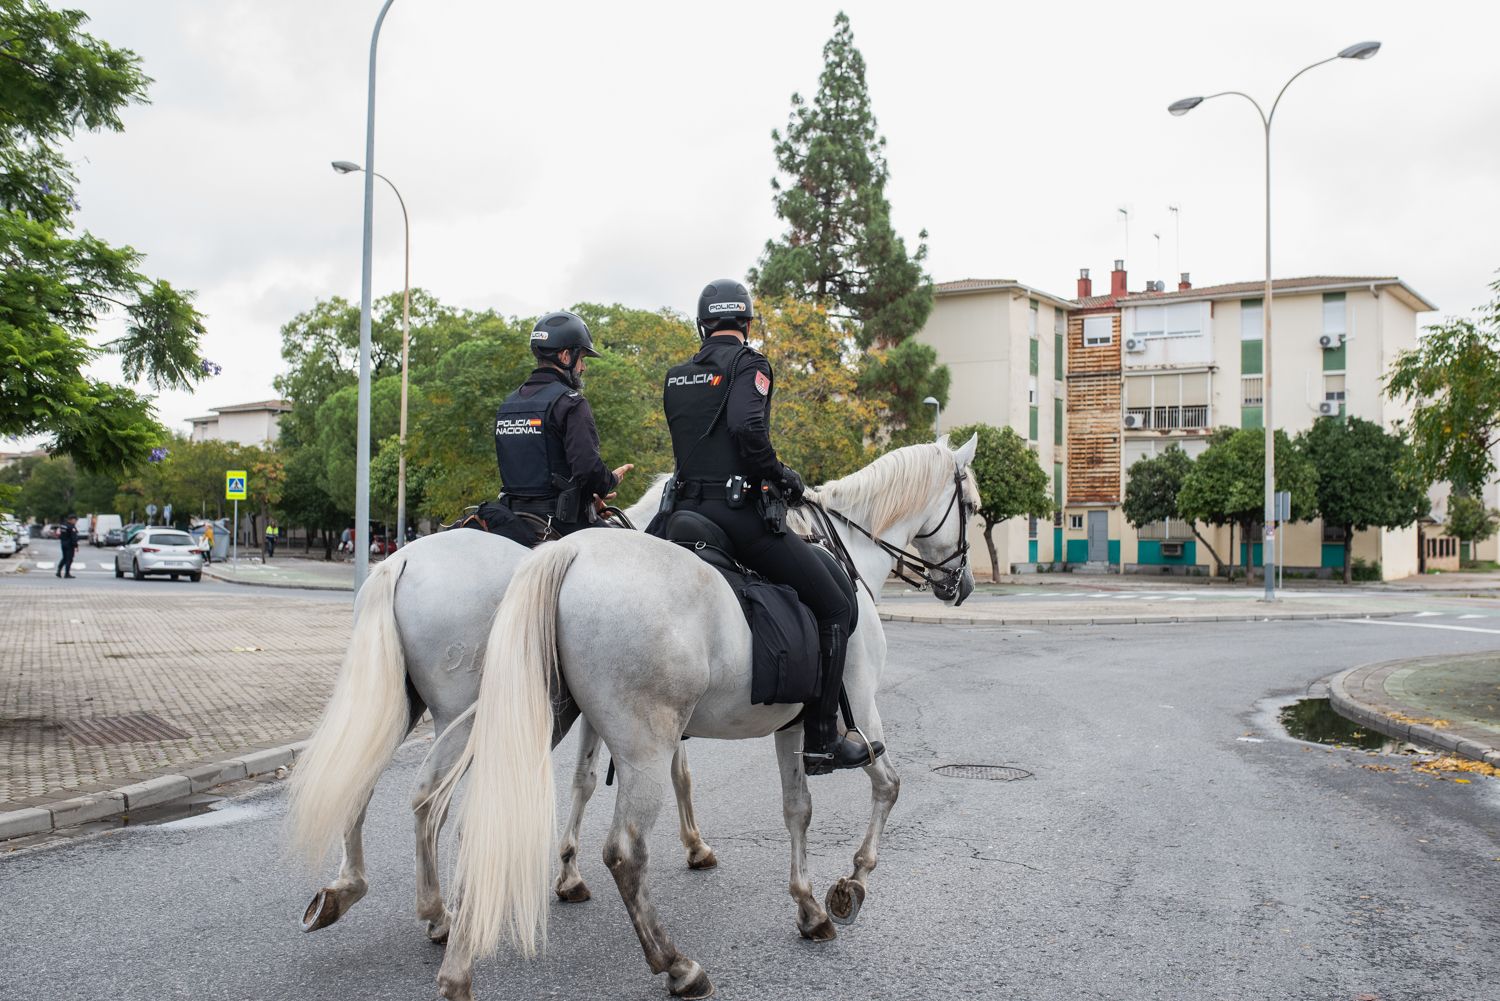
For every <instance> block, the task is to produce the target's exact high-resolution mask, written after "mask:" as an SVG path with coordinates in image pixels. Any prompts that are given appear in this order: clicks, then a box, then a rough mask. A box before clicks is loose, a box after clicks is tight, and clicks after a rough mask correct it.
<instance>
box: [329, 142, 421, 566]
mask: <svg viewBox="0 0 1500 1001" xmlns="http://www.w3.org/2000/svg"><path fill="white" fill-rule="evenodd" d="M333 169H334V170H336V171H338V172H339V173H340V174H352V173H354V172H355V171H359V170H363V169H364V168H363V167H361V166H360V165H359V164H357V163H350V162H349V161H348V160H335V161H333ZM371 173H373V174H375V176H376V177H378V178H380V179H381V180H382V181H384V182H385V183H386V184H388V185H390V188H391V191H392V193H394V194H395V196H396V201H398V202H400V203H401V224H402V226H403V227H404V228H405V231H406V283H405V285H404V286H403V288H402V290H401V441H400V444H401V449H400V451H399V453H398V454H397V456H396V546H397V547H398V548H399V547H401V546H403V545H405V544H406V381H407V375H406V370H407V356H408V354H409V352H410V345H411V217H410V216H408V215H407V214H406V199H405V198H402V197H401V192H400V190H399V189H398V188H397V187H396V185H395V183H394V182H393V181H392V180H391V179H390V178H389V177H386V176H385V175H384V174H381V173H377V172H375V171H371Z"/></svg>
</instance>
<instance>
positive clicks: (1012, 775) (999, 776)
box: [933, 765, 1032, 782]
mask: <svg viewBox="0 0 1500 1001" xmlns="http://www.w3.org/2000/svg"><path fill="white" fill-rule="evenodd" d="M933 771H935V772H937V773H938V774H939V775H946V776H947V777H948V778H950V779H985V780H987V781H990V782H1014V781H1015V780H1016V779H1029V778H1031V777H1032V775H1031V773H1030V772H1028V771H1027V770H1026V769H1024V768H1012V767H1011V766H1010V765H939V766H938V767H937V768H934V769H933Z"/></svg>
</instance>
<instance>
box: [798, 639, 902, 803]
mask: <svg viewBox="0 0 1500 1001" xmlns="http://www.w3.org/2000/svg"><path fill="white" fill-rule="evenodd" d="M818 641H819V647H820V648H821V649H820V650H819V652H818V655H819V658H820V660H821V663H820V664H819V670H820V672H821V674H822V688H821V690H820V691H819V693H818V700H817V701H816V702H809V703H808V704H807V709H806V711H805V712H804V713H803V716H802V762H803V769H804V770H805V771H806V772H807V774H809V775H827V774H828V773H829V772H834V771H838V770H839V769H842V768H863V767H864V766H865V765H868V764H870V763H871V762H872V761H874V760H875V759H876V758H878V757H880V755H881V754H883V753H885V745H884V744H882V743H881V742H880V741H878V740H877V741H872V742H871V744H870V746H869V747H868V748H866V747H865V745H864V743H863V742H862V741H860V740H858V739H855V738H854V737H852V736H844V735H840V734H839V721H838V714H839V693H840V692H842V691H843V686H844V657H845V655H846V654H847V653H848V651H849V641H848V637H846V636H845V635H844V627H843V626H837V625H832V626H822V627H821V628H819V630H818Z"/></svg>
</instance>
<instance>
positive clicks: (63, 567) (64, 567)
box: [57, 546, 78, 574]
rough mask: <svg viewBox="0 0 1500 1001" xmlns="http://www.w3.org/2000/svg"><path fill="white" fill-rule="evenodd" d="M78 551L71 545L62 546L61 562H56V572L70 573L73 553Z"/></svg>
mask: <svg viewBox="0 0 1500 1001" xmlns="http://www.w3.org/2000/svg"><path fill="white" fill-rule="evenodd" d="M76 552H78V550H77V549H76V548H74V547H73V546H63V547H62V562H61V563H59V564H58V566H57V569H58V572H60V573H63V574H70V573H72V572H73V554H74V553H76Z"/></svg>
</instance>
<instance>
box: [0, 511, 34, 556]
mask: <svg viewBox="0 0 1500 1001" xmlns="http://www.w3.org/2000/svg"><path fill="white" fill-rule="evenodd" d="M0 535H9V536H10V537H11V539H12V540H13V541H14V543H15V546H16V550H17V551H19V550H21V549H25V548H26V547H27V546H29V545H31V537H30V535H29V533H28V532H27V531H26V526H25V525H23V524H21V523H20V522H19V521H17V520H16V519H14V518H10V517H7V518H4V519H0Z"/></svg>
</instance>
